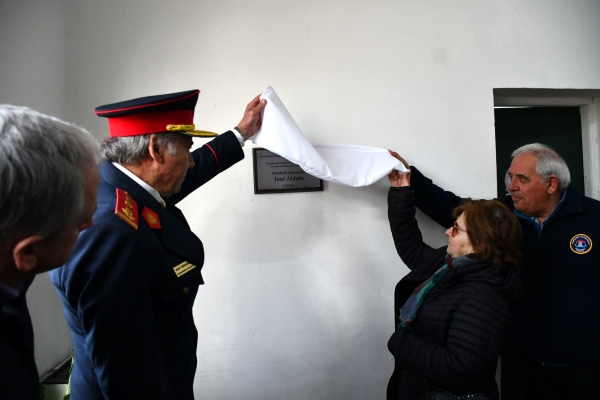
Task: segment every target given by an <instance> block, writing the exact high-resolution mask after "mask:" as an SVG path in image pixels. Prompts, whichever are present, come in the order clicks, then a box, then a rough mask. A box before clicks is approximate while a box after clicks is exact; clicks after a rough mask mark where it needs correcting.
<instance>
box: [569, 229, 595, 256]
mask: <svg viewBox="0 0 600 400" xmlns="http://www.w3.org/2000/svg"><path fill="white" fill-rule="evenodd" d="M591 249H592V239H590V237H589V236H587V235H584V234H583V233H578V234H577V235H575V236H573V238H572V239H571V250H573V253H575V254H585V253H587V252H589V251H590V250H591Z"/></svg>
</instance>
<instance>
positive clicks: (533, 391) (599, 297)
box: [396, 143, 600, 399]
mask: <svg viewBox="0 0 600 400" xmlns="http://www.w3.org/2000/svg"><path fill="white" fill-rule="evenodd" d="M396 156H397V157H398V158H399V159H400V160H401V161H402V162H403V163H404V164H405V165H406V166H407V167H408V164H406V162H405V161H404V160H403V159H402V158H401V157H399V156H398V155H397V154H396ZM512 157H513V159H512V163H511V165H510V168H509V170H508V173H507V189H508V192H509V195H507V196H506V197H504V198H503V199H501V201H502V202H503V203H504V204H505V205H506V206H508V207H509V208H510V209H511V210H514V213H515V215H516V216H517V217H518V218H519V221H520V222H521V228H522V231H523V237H522V241H521V251H522V254H523V266H522V268H521V278H522V280H523V287H524V290H525V293H524V297H523V300H522V302H521V304H520V306H519V308H518V309H517V310H516V317H517V318H516V322H517V324H516V325H517V326H516V328H517V336H518V340H519V341H520V348H521V371H522V384H523V398H525V399H592V398H593V399H597V398H598V397H599V396H600V344H599V343H600V339H599V338H600V307H599V306H598V304H600V247H599V246H598V245H597V244H596V245H595V246H594V245H593V242H594V241H597V240H600V223H599V222H600V202H598V201H596V200H594V199H591V198H589V197H586V196H583V195H582V194H580V193H579V191H578V190H577V189H576V188H575V187H574V186H572V185H570V183H571V176H570V173H569V168H568V167H567V164H566V163H565V161H564V160H563V159H562V158H561V157H560V156H559V155H558V154H557V153H556V152H555V151H554V150H552V149H551V148H550V147H548V146H546V145H542V144H539V143H534V144H529V145H525V146H523V147H520V148H518V149H517V150H515V151H514V152H513V154H512ZM411 170H412V176H411V184H412V185H413V188H414V189H415V195H416V201H417V206H418V207H419V208H420V209H421V210H422V211H423V212H424V213H425V214H427V215H428V216H430V217H431V218H432V219H433V220H435V221H436V222H438V223H439V224H441V225H442V226H444V227H450V226H452V224H453V222H454V221H453V219H452V215H451V211H452V209H454V208H455V207H456V206H458V204H459V203H460V202H461V198H460V197H458V196H456V195H455V194H454V193H451V192H447V191H444V190H443V189H442V188H440V187H438V186H436V185H435V184H433V182H432V181H431V180H430V179H428V178H426V177H425V176H424V175H423V174H422V173H421V172H420V171H419V170H418V169H417V168H415V167H411Z"/></svg>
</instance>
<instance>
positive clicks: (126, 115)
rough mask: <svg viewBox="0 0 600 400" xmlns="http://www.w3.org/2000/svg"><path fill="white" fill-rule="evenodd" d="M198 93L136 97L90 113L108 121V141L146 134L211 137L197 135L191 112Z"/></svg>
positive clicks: (203, 133)
mask: <svg viewBox="0 0 600 400" xmlns="http://www.w3.org/2000/svg"><path fill="white" fill-rule="evenodd" d="M199 94H200V90H198V89H194V90H187V91H185V92H178V93H169V94H162V95H157V96H147V97H139V98H137V99H132V100H126V101H121V102H118V103H112V104H106V105H103V106H100V107H97V108H96V109H95V110H94V112H95V113H96V115H97V116H99V117H104V118H108V130H109V134H110V136H111V137H122V136H139V135H147V134H150V133H167V132H179V133H183V134H185V135H190V136H202V137H211V136H217V134H216V133H213V132H208V131H197V130H196V127H195V125H194V109H195V108H196V103H197V102H198V95H199Z"/></svg>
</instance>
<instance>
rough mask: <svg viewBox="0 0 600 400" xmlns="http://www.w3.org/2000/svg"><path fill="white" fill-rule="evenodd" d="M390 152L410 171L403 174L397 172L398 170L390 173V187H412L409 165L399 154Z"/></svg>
mask: <svg viewBox="0 0 600 400" xmlns="http://www.w3.org/2000/svg"><path fill="white" fill-rule="evenodd" d="M388 151H389V152H390V154H391V155H392V157H394V158H397V159H398V160H400V162H401V163H402V164H404V166H405V167H406V169H407V170H408V171H407V172H405V173H403V174H401V173H400V172H399V171H396V170H393V171H392V172H390V174H389V175H388V179H389V180H390V185H392V186H393V187H403V186H410V167H409V166H408V163H407V162H406V161H405V160H404V158H402V157H400V155H399V154H398V153H396V152H395V151H392V150H388Z"/></svg>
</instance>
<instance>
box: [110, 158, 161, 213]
mask: <svg viewBox="0 0 600 400" xmlns="http://www.w3.org/2000/svg"><path fill="white" fill-rule="evenodd" d="M112 165H114V166H115V167H117V169H118V170H119V171H121V172H122V173H124V174H125V175H127V176H128V177H130V178H131V179H133V181H134V182H135V183H137V184H138V185H140V186H141V187H143V188H144V190H145V191H146V192H148V193H150V195H151V196H152V197H154V198H155V199H156V201H158V202H159V203H160V204H161V205H162V206H163V207H164V206H165V200H164V199H163V198H162V197H161V196H160V193H158V190H156V189H154V188H153V187H152V186H150V185H148V184H147V183H146V182H144V181H143V180H141V179H140V178H138V177H137V176H136V175H135V174H134V173H133V172H131V171H130V170H128V169H127V168H125V167H124V166H122V165H121V164H118V163H116V162H113V163H112Z"/></svg>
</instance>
